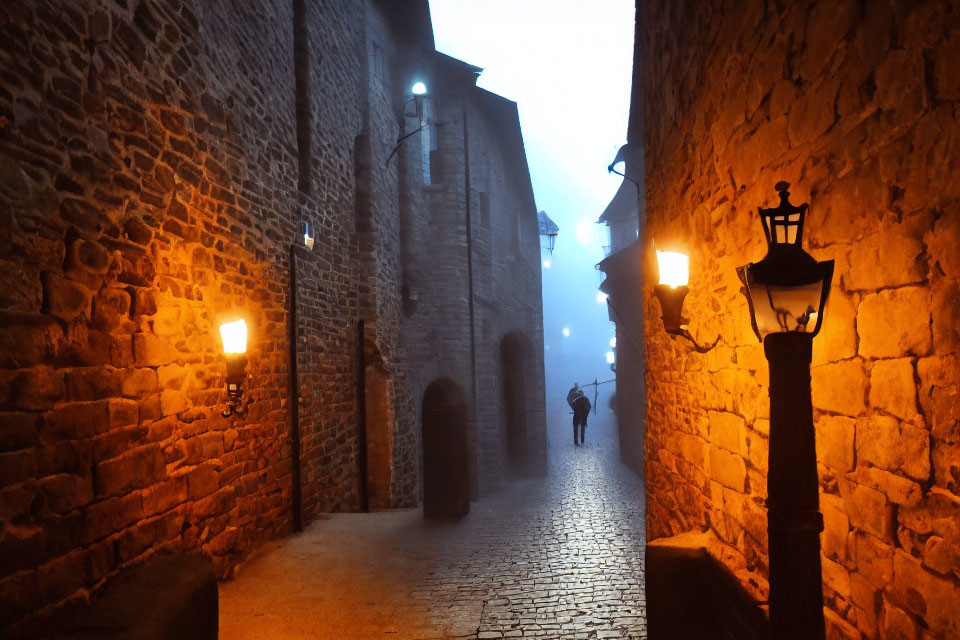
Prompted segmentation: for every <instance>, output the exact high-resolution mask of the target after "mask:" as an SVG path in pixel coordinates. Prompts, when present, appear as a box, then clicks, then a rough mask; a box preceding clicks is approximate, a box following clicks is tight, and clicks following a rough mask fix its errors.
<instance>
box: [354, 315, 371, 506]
mask: <svg viewBox="0 0 960 640" xmlns="http://www.w3.org/2000/svg"><path fill="white" fill-rule="evenodd" d="M364 345H365V340H364V337H363V318H361V319H360V320H357V449H358V450H359V451H358V456H357V457H358V460H357V466H358V469H357V476H358V483H357V485H358V487H357V491H358V492H359V493H360V510H361V511H369V510H370V496H369V494H368V491H367V373H366V372H367V359H366V353H365V352H364V349H365V347H364Z"/></svg>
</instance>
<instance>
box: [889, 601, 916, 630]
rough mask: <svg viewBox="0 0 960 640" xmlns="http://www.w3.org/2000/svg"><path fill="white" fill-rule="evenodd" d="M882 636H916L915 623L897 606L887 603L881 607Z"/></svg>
mask: <svg viewBox="0 0 960 640" xmlns="http://www.w3.org/2000/svg"><path fill="white" fill-rule="evenodd" d="M883 637H884V638H916V637H917V623H916V622H914V621H913V619H912V618H911V617H910V616H909V615H907V613H906V612H905V611H904V610H903V609H900V608H898V607H895V606H893V605H891V604H887V605H885V606H884V607H883Z"/></svg>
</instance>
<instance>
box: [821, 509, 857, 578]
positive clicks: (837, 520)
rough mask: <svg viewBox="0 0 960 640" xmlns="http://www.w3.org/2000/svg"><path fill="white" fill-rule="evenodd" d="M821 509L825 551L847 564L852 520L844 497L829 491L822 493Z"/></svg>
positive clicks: (822, 540) (822, 536)
mask: <svg viewBox="0 0 960 640" xmlns="http://www.w3.org/2000/svg"><path fill="white" fill-rule="evenodd" d="M820 511H821V512H822V513H823V534H821V543H822V545H823V553H824V554H825V555H826V556H827V557H828V558H831V559H833V560H835V561H836V562H839V563H841V564H846V562H847V559H848V558H849V556H850V555H851V554H850V552H849V551H848V549H847V539H848V537H849V533H850V520H849V518H847V513H846V511H845V510H844V507H843V498H841V497H840V496H835V495H832V494H829V493H825V494H823V495H821V496H820Z"/></svg>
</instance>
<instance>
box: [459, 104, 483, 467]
mask: <svg viewBox="0 0 960 640" xmlns="http://www.w3.org/2000/svg"><path fill="white" fill-rule="evenodd" d="M463 179H464V183H465V184H464V194H465V199H466V210H467V211H466V224H467V294H468V301H469V308H470V387H471V393H472V397H473V405H474V416H475V417H476V411H477V409H478V408H479V407H478V406H477V405H478V402H477V401H478V399H479V398H478V390H477V330H476V310H475V308H474V296H473V219H472V217H471V212H470V204H471V202H470V200H471V199H470V130H469V127H468V126H467V98H466V95H464V97H463ZM474 435H475V437H479V436H478V435H477V434H476V429H474ZM474 464H478V461H477V460H474ZM479 477H480V470H479V469H477V483H478V484H479V482H480V480H479Z"/></svg>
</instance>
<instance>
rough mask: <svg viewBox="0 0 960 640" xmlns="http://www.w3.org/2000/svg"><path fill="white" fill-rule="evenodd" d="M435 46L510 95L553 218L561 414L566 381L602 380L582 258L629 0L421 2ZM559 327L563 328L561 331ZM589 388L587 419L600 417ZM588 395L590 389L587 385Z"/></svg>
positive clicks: (549, 352)
mask: <svg viewBox="0 0 960 640" xmlns="http://www.w3.org/2000/svg"><path fill="white" fill-rule="evenodd" d="M430 6H431V15H432V19H433V27H434V32H435V38H436V44H437V49H438V50H439V51H442V52H444V53H446V54H448V55H451V56H453V57H456V58H460V59H461V60H464V61H466V62H469V63H471V64H475V65H477V66H480V67H483V68H484V72H483V74H482V75H481V76H480V81H479V82H478V84H479V86H481V87H483V88H485V89H488V90H490V91H493V92H496V93H498V94H500V95H502V96H504V97H507V98H510V99H511V100H515V101H516V102H517V103H518V107H519V111H520V120H521V126H522V127H523V136H524V143H525V145H526V151H527V161H528V163H529V166H530V174H531V178H532V180H533V190H534V196H535V197H536V200H537V206H538V208H540V209H543V210H545V211H546V212H547V213H548V215H549V216H550V217H551V218H552V219H553V220H554V221H555V222H556V223H557V225H559V227H560V235H559V237H558V238H557V243H556V249H555V251H554V252H553V255H552V256H548V255H547V254H546V252H544V255H543V257H544V259H549V261H550V268H544V269H543V311H544V322H543V325H544V347H545V361H546V369H547V371H546V374H547V419H548V424H549V426H550V428H551V431H556V430H559V429H560V428H561V426H562V427H567V425H569V422H570V417H569V412H568V407H567V405H566V402H565V396H566V392H567V390H568V389H569V388H570V386H571V385H572V384H573V382H574V381H577V382H580V383H581V384H582V383H584V382H587V381H592V380H594V379H595V378H597V379H599V380H601V381H603V380H608V379H611V378H612V377H613V374H612V372H611V371H610V367H609V365H608V364H607V361H606V352H607V351H609V350H610V345H609V340H610V338H612V337H613V335H614V331H613V325H612V324H611V323H610V322H609V320H608V318H607V307H606V304H600V303H598V302H597V293H598V291H597V286H598V285H599V284H600V281H601V276H602V274H601V273H600V272H599V271H597V270H596V269H595V268H594V265H595V264H596V263H597V262H599V261H600V260H602V259H603V257H604V253H603V245H606V244H608V240H607V231H606V227H605V226H602V225H596V224H594V223H595V221H596V219H597V218H599V217H600V214H601V213H602V212H603V209H604V207H606V205H607V203H608V202H609V201H610V198H612V197H613V194H614V193H615V192H616V190H617V187H618V186H619V184H620V178H619V176H616V175H611V174H608V173H607V165H608V164H609V163H610V162H611V161H612V160H613V157H614V155H615V154H616V151H617V148H618V147H619V146H620V145H621V144H623V143H624V142H625V141H626V132H627V111H628V108H629V100H630V80H631V69H632V60H633V17H634V7H633V1H632V0H590V1H589V2H588V1H584V0H430ZM565 327H566V328H568V329H569V330H570V336H569V337H564V336H563V329H564V328H565ZM613 386H614V385H613V384H607V385H603V386H601V387H600V389H601V393H600V402H599V413H598V414H597V416H596V419H601V420H609V419H610V413H609V409H608V407H607V403H608V394H609V393H610V392H612V390H613ZM590 398H591V401H592V400H593V397H592V390H591V392H590Z"/></svg>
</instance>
